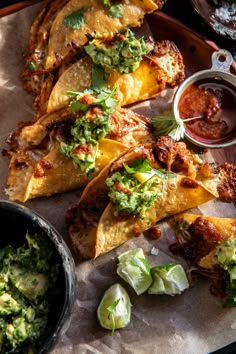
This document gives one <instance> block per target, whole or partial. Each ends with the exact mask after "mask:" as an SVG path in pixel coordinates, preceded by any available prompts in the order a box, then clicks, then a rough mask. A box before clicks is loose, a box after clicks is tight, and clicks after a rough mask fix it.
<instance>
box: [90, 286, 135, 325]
mask: <svg viewBox="0 0 236 354" xmlns="http://www.w3.org/2000/svg"><path fill="white" fill-rule="evenodd" d="M130 316H131V302H130V298H129V295H128V293H127V292H126V290H125V289H124V288H123V287H122V286H121V285H120V284H118V283H116V284H113V285H112V286H110V288H108V289H107V290H106V291H105V293H104V295H103V298H102V300H101V302H100V304H99V306H98V308H97V317H98V320H99V323H100V325H101V326H102V327H103V328H106V329H110V330H112V331H113V332H114V330H115V329H118V328H124V327H126V326H127V325H128V324H129V322H130Z"/></svg>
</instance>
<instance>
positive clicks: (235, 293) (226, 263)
mask: <svg viewBox="0 0 236 354" xmlns="http://www.w3.org/2000/svg"><path fill="white" fill-rule="evenodd" d="M216 258H217V259H218V262H219V263H220V265H221V266H222V268H224V269H225V270H226V271H228V273H229V285H228V287H227V289H226V293H227V295H228V298H227V299H226V300H225V302H224V305H225V306H228V307H236V238H234V237H232V238H230V239H228V240H225V241H223V242H222V243H221V244H220V245H219V246H218V247H217V250H216Z"/></svg>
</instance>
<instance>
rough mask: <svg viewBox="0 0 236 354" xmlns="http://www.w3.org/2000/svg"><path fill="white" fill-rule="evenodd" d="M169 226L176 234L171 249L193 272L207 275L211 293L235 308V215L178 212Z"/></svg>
mask: <svg viewBox="0 0 236 354" xmlns="http://www.w3.org/2000/svg"><path fill="white" fill-rule="evenodd" d="M170 225H171V226H172V227H173V228H174V230H175V233H176V243H174V244H172V245H171V246H170V249H171V251H172V252H173V253H175V254H178V255H181V256H182V257H183V258H184V259H185V260H186V261H187V262H188V263H189V266H190V270H191V271H192V272H193V274H196V273H198V274H202V275H204V276H208V277H209V278H210V279H211V281H212V283H211V286H210V290H211V292H212V294H214V295H218V296H221V297H223V298H224V299H225V305H227V306H234V307H235V306H236V276H235V270H236V218H221V217H213V216H205V215H195V214H187V213H182V214H179V215H177V216H175V217H174V218H173V219H172V220H171V221H170Z"/></svg>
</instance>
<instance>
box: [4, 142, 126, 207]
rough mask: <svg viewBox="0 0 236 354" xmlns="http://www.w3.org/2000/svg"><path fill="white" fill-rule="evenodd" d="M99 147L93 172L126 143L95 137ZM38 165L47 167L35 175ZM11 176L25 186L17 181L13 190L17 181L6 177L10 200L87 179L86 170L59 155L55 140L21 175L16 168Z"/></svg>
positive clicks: (56, 190) (81, 183) (44, 193)
mask: <svg viewBox="0 0 236 354" xmlns="http://www.w3.org/2000/svg"><path fill="white" fill-rule="evenodd" d="M99 149H100V156H99V157H98V158H97V160H96V171H95V172H94V174H93V176H96V175H97V174H98V173H99V171H101V170H102V169H103V168H104V167H105V166H106V165H107V164H108V163H109V162H110V161H111V160H112V159H113V158H114V157H116V156H119V155H120V154H121V153H122V152H123V151H125V150H127V146H125V145H124V144H122V143H120V142H118V141H114V140H110V139H101V140H100V141H99ZM42 166H48V167H46V168H45V169H43V173H42V175H41V176H38V177H37V175H39V174H40V171H41V169H42ZM50 166H51V167H50ZM36 171H39V173H36ZM13 176H14V177H15V178H17V179H21V180H22V182H24V183H25V186H23V185H21V187H22V188H21V189H20V190H19V191H15V192H14V193H13V190H12V189H13V188H14V185H17V183H13V182H14V181H13V180H11V179H9V180H8V182H9V184H11V185H13V187H12V188H11V190H10V192H11V194H10V196H9V197H10V198H9V199H11V200H12V199H13V198H14V200H19V201H22V202H26V201H27V200H28V199H33V198H37V197H42V196H50V195H53V194H56V193H62V192H65V191H69V190H72V189H75V188H80V187H83V186H84V185H85V184H86V183H88V177H87V176H86V174H84V173H83V172H82V171H81V170H80V168H79V166H77V165H76V164H75V162H74V161H73V160H72V159H71V158H68V157H66V156H63V155H62V154H61V153H60V152H59V150H58V145H57V144H56V145H54V146H53V148H52V149H51V150H50V152H49V153H48V154H47V155H46V156H44V157H43V158H42V159H41V160H40V161H39V162H38V163H37V164H36V165H35V166H34V167H33V168H32V166H29V167H26V168H23V169H22V170H21V175H20V173H19V172H18V173H17V172H16V173H15V174H12V175H11V176H10V178H13ZM13 196H14V197H13Z"/></svg>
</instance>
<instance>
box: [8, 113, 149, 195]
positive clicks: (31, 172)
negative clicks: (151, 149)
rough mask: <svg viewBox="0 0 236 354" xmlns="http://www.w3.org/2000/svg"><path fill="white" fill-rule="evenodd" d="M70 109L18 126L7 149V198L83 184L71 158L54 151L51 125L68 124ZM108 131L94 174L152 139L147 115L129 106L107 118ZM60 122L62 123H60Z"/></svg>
mask: <svg viewBox="0 0 236 354" xmlns="http://www.w3.org/2000/svg"><path fill="white" fill-rule="evenodd" d="M71 119H75V117H71V112H68V110H67V109H62V110H59V111H57V112H53V113H50V114H46V115H44V116H42V117H41V118H40V119H38V120H37V121H36V122H34V121H32V122H29V124H28V125H26V126H23V127H20V128H21V129H19V131H17V132H16V135H15V138H14V144H13V146H12V150H10V157H11V158H10V163H9V176H8V180H7V185H8V187H7V189H6V193H7V194H8V196H9V199H10V200H12V201H13V200H19V201H23V202H25V201H26V200H28V199H32V198H36V197H41V196H49V195H53V194H55V193H61V192H65V191H69V190H72V189H75V188H79V187H82V186H85V185H86V184H87V183H88V181H89V180H88V178H87V177H86V176H85V175H84V174H83V173H82V172H81V170H80V168H79V167H78V165H76V163H75V162H74V161H73V159H71V158H69V157H66V156H64V155H62V154H61V153H60V152H59V151H58V147H59V144H60V141H61V137H60V132H59V133H57V131H56V132H55V131H54V130H53V128H52V131H51V126H53V125H54V126H55V127H57V126H63V124H64V123H65V124H66V123H67V121H68V123H69V124H70V120H71ZM110 120H111V126H112V130H111V131H110V132H109V134H107V136H106V137H105V138H104V139H102V140H101V142H100V148H101V150H100V153H101V155H100V157H99V158H98V159H97V160H96V171H95V173H94V174H93V175H92V176H91V177H95V176H96V175H97V174H98V173H99V172H100V170H101V169H102V168H103V167H105V166H106V164H108V163H109V162H110V161H111V160H112V159H113V158H114V157H117V156H119V155H120V154H121V152H123V151H124V150H127V149H129V148H130V147H133V146H136V145H137V144H139V143H141V142H142V141H147V142H152V141H153V135H152V130H151V125H150V121H149V119H148V118H146V117H144V116H142V115H139V114H137V113H135V112H133V111H132V110H130V109H124V108H119V109H116V110H115V111H114V112H113V113H112V115H111V117H110ZM63 122H64V123H63ZM58 134H59V135H58Z"/></svg>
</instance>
